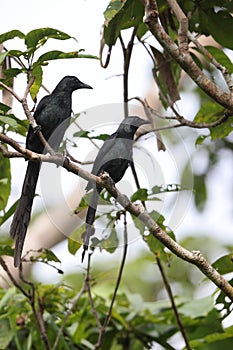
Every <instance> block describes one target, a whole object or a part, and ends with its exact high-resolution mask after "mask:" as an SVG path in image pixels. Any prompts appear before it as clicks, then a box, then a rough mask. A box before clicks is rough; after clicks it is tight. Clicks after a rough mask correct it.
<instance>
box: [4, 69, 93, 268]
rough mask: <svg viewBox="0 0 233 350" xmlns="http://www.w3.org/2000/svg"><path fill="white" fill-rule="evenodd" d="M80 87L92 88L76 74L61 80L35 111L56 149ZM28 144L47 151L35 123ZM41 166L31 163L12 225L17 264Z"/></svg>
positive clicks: (29, 163)
mask: <svg viewBox="0 0 233 350" xmlns="http://www.w3.org/2000/svg"><path fill="white" fill-rule="evenodd" d="M78 89H91V86H89V85H87V84H84V83H82V82H81V81H80V80H79V79H78V78H77V77H75V76H66V77H64V78H63V79H62V80H61V81H60V82H59V83H58V85H57V86H56V88H55V89H54V90H53V92H52V93H51V94H50V95H48V96H45V97H43V98H42V100H41V101H40V102H39V104H38V106H37V108H36V110H35V113H34V119H35V120H36V122H37V124H38V125H39V126H40V127H41V131H42V134H43V136H44V137H45V139H46V140H47V141H48V142H49V145H50V146H51V147H52V148H53V150H54V151H57V150H58V148H59V145H60V143H61V141H62V138H63V136H64V133H65V131H66V129H67V127H68V125H69V123H70V115H71V102H72V101H71V96H72V92H73V91H75V90H78ZM26 147H27V148H28V149H30V150H31V151H34V152H36V153H43V151H44V145H43V144H42V142H41V141H40V139H39V137H38V135H37V134H36V133H35V132H34V130H33V128H32V127H31V125H30V126H29V129H28V134H27V139H26ZM40 166H41V164H40V163H39V162H33V161H29V162H28V166H27V171H26V175H25V178H24V183H23V188H22V193H21V196H20V199H19V202H18V206H17V208H16V211H15V214H14V217H13V220H12V223H11V227H10V235H11V237H12V238H13V239H14V238H15V237H16V243H15V252H14V265H15V267H17V266H19V265H20V262H21V254H22V250H23V245H24V240H25V236H26V232H27V227H28V225H29V221H30V217H31V209H32V203H33V198H34V195H35V190H36V184H37V180H38V176H39V172H40Z"/></svg>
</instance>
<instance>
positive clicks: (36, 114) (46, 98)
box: [33, 95, 51, 122]
mask: <svg viewBox="0 0 233 350" xmlns="http://www.w3.org/2000/svg"><path fill="white" fill-rule="evenodd" d="M50 98H51V95H47V96H44V97H43V98H42V99H41V100H40V102H39V103H38V105H37V107H36V110H35V112H34V115H33V117H34V119H35V120H36V121H37V122H39V121H38V117H39V116H40V115H41V113H42V111H43V109H44V108H45V107H46V105H47V103H48V102H49V100H50Z"/></svg>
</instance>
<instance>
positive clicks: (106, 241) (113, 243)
mask: <svg viewBox="0 0 233 350" xmlns="http://www.w3.org/2000/svg"><path fill="white" fill-rule="evenodd" d="M118 245H119V240H118V237H117V232H116V229H115V228H114V227H112V228H111V233H110V235H109V236H108V237H107V238H103V239H98V238H96V237H93V238H92V240H91V246H92V247H100V248H103V249H105V250H106V251H107V252H109V253H111V254H112V253H114V252H115V250H116V249H117V247H118Z"/></svg>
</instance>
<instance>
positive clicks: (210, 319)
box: [0, 0, 233, 350]
mask: <svg viewBox="0 0 233 350" xmlns="http://www.w3.org/2000/svg"><path fill="white" fill-rule="evenodd" d="M232 10H233V5H232V2H231V1H226V0H221V1H215V0H211V1H198V0H195V1H183V0H180V1H178V2H176V1H172V0H167V1H166V0H159V1H157V2H156V1H153V0H148V1H140V0H123V1H120V0H111V1H110V2H109V5H108V7H107V9H106V11H105V12H104V16H105V23H104V29H103V37H102V40H101V57H100V61H101V64H102V67H104V68H107V66H108V63H109V61H110V60H111V56H112V55H114V46H115V45H116V44H118V43H119V44H120V46H121V49H122V53H123V58H124V70H123V81H124V91H123V93H122V95H123V102H124V103H125V114H127V113H128V108H127V104H128V102H129V101H130V99H131V98H133V97H132V96H129V92H128V80H129V67H131V66H132V64H131V57H132V56H133V54H134V51H133V48H134V45H135V44H137V45H138V44H140V45H142V47H143V48H144V49H145V53H146V54H148V55H149V57H150V58H151V60H152V63H153V69H152V76H153V78H154V80H155V82H156V84H157V86H158V90H159V97H160V101H161V112H160V113H159V112H158V111H155V110H153V108H152V107H151V106H150V105H149V104H148V102H147V100H146V99H144V98H143V97H139V98H137V100H138V101H139V102H140V103H141V104H142V106H143V107H144V109H145V113H146V115H147V117H148V118H150V120H152V121H153V120H155V119H156V127H155V128H154V129H155V132H156V133H158V132H161V131H163V130H167V129H171V130H174V129H176V128H185V129H187V132H189V131H190V130H192V129H195V130H201V131H199V133H198V136H197V139H196V146H197V147H201V148H202V149H204V150H205V151H206V152H207V154H208V162H207V165H206V168H205V169H204V171H203V172H202V173H198V172H197V173H195V171H194V172H193V173H192V176H193V180H194V181H193V184H194V199H195V205H196V207H197V209H198V210H199V211H202V210H204V208H205V204H206V200H207V198H208V189H207V181H208V180H207V178H208V173H209V172H210V171H211V169H212V168H213V166H214V165H215V164H216V163H217V162H218V160H219V158H220V153H221V150H222V149H225V150H226V149H227V150H229V149H231V150H232V142H231V141H230V138H229V137H228V136H229V134H230V133H231V132H232V121H233V101H232V90H233V82H232V79H231V74H232V73H233V64H232V62H231V60H230V58H229V56H228V54H227V50H226V49H228V50H232V49H233V47H232V39H231V37H230V35H228V33H232V29H233V20H232ZM219 23H221V26H219ZM125 30H127V32H129V33H130V39H129V40H128V42H126V41H124V40H123V35H122V34H123V33H124V31H125ZM202 35H204V36H211V37H212V38H214V40H215V41H216V45H215V46H210V45H208V46H203V45H202V44H201V41H200V40H199V36H202ZM148 36H152V37H153V39H154V41H155V43H156V44H155V45H152V44H151V43H149V42H148ZM15 38H19V39H20V40H22V41H23V43H24V46H25V50H23V51H22V50H18V49H17V48H15V49H14V50H9V51H8V50H7V49H6V48H5V45H6V46H7V42H8V41H9V40H12V39H15ZM50 39H56V40H58V41H59V40H69V39H72V40H74V38H72V37H71V36H70V35H68V34H66V33H64V32H62V31H60V30H57V29H53V28H39V29H34V30H32V31H30V32H29V33H27V34H24V33H22V32H21V31H19V30H11V31H9V32H7V33H3V34H1V35H0V44H3V45H4V49H3V51H2V53H0V64H1V67H2V76H1V79H0V87H1V88H2V91H4V92H8V93H10V94H12V95H13V97H14V98H15V99H17V100H18V101H19V102H20V103H21V104H22V105H23V108H24V112H25V116H26V119H25V120H21V119H20V118H18V117H17V116H16V115H14V114H13V112H12V111H11V106H8V105H6V104H5V103H0V129H1V144H0V146H1V148H0V151H1V153H0V169H1V172H0V214H1V216H0V223H1V225H2V224H4V223H5V222H7V220H8V219H9V218H10V217H11V216H12V214H13V213H14V210H15V208H16V205H17V202H16V203H14V204H13V205H12V206H11V207H10V208H9V207H8V206H7V203H8V199H9V196H10V195H11V167H10V160H9V158H13V157H16V156H17V157H20V156H22V155H23V156H25V157H26V158H30V153H25V152H24V153H23V152H22V150H21V148H20V147H19V146H17V145H15V144H17V143H16V141H15V143H14V140H13V142H11V139H10V138H9V137H8V136H9V133H10V132H11V135H12V134H13V135H15V140H16V139H17V138H16V136H17V135H19V134H20V135H22V136H25V135H26V132H27V128H28V125H29V122H32V120H33V117H32V115H31V113H30V111H29V109H28V106H27V100H28V98H29V95H30V97H31V99H32V101H34V102H35V103H36V100H37V94H38V92H39V90H40V89H41V87H42V82H43V68H44V66H46V65H48V63H50V61H53V60H58V59H78V58H85V59H89V58H94V59H96V58H97V57H95V56H93V55H89V54H86V53H84V52H83V50H82V49H79V50H77V51H74V52H73V51H72V52H62V51H60V50H53V51H47V52H44V51H43V53H41V48H42V46H43V47H44V46H46V45H47V42H48V41H49V40H50ZM58 46H59V42H58ZM105 46H107V50H108V55H107V59H106V62H104V58H103V52H104V48H105ZM9 59H10V60H11V61H12V60H14V62H15V63H16V64H15V65H14V66H8V67H7V66H6V61H7V60H9ZM51 64H52V62H51ZM132 69H133V67H132ZM184 74H186V77H187V76H188V77H189V78H191V79H192V81H193V82H194V83H195V93H196V94H197V95H198V98H199V100H200V109H199V111H198V112H197V113H196V115H195V116H194V118H193V120H190V119H188V118H186V116H185V115H181V114H180V113H179V112H178V110H177V108H176V104H175V103H176V102H177V101H178V100H179V99H180V98H181V97H180V96H181V92H182V88H183V86H184V85H183V84H184V83H183V79H184ZM21 75H25V76H26V78H27V85H26V87H25V94H24V96H23V97H21V96H18V95H17V94H16V93H15V92H14V88H13V86H14V85H13V81H14V79H15V78H16V77H18V76H21ZM215 76H217V77H218V79H215ZM157 119H158V121H159V122H158V123H157ZM203 130H205V132H204V133H203ZM206 130H207V133H206ZM157 135H158V134H157ZM73 136H74V137H79V138H80V137H82V138H85V139H87V140H91V141H92V140H93V139H97V140H100V141H101V140H102V141H103V140H105V139H106V137H107V136H108V135H107V134H100V135H95V136H92V135H91V133H89V132H88V131H86V130H84V131H83V130H80V131H79V132H78V133H77V131H76V132H75V134H74V135H73ZM10 145H11V146H13V148H15V150H16V151H18V153H17V154H16V152H15V151H14V152H12V151H11V148H10ZM63 146H64V145H63ZM17 147H18V148H17ZM64 147H65V146H64ZM160 149H162V145H160ZM20 150H21V151H20ZM20 152H21V154H20ZM42 160H43V158H42ZM12 161H13V160H12ZM54 162H55V163H56V161H54ZM57 164H58V163H57ZM70 167H71V168H69V165H67V168H66V169H67V170H70V169H71V170H72V171H73V170H74V167H72V164H71V165H70ZM76 174H77V173H76ZM79 175H80V176H82V173H81V171H79ZM83 176H84V177H85V176H88V175H85V174H84V175H83ZM187 176H190V164H189V163H188V164H186V166H185V167H184V172H183V174H182V178H183V180H184V179H185V177H187ZM106 188H107V190H108V191H106V192H104V193H103V194H101V199H100V204H102V205H104V206H106V208H108V209H109V207H110V209H109V210H106V211H105V212H104V214H101V215H99V217H97V219H99V220H101V222H104V230H103V231H105V230H108V232H110V233H108V234H106V235H102V237H93V238H92V253H93V254H95V251H96V250H98V248H100V250H102V249H104V250H106V251H107V252H108V253H110V254H113V253H114V252H115V251H116V248H117V247H118V246H119V245H120V242H122V238H121V240H120V239H119V232H118V227H117V224H118V222H119V220H123V231H124V232H123V236H124V238H123V241H124V249H123V254H122V259H121V261H120V268H119V272H118V273H117V275H116V276H115V279H114V282H113V283H108V282H107V280H108V277H107V278H106V277H105V274H104V273H102V275H101V272H100V270H98V269H96V268H94V266H92V264H91V262H92V253H90V254H89V257H88V267H87V270H86V273H85V276H84V277H83V276H82V275H77V274H76V275H75V277H74V276H73V277H72V276H70V278H71V283H69V286H67V283H66V281H68V279H69V276H68V277H66V278H67V279H66V278H65V279H64V282H61V283H60V284H58V285H56V286H54V285H43V284H40V283H38V282H35V281H32V280H29V277H26V276H25V274H24V271H23V268H22V269H21V270H20V280H19V281H17V280H16V279H15V278H14V277H13V275H12V273H11V271H10V269H9V267H8V266H7V264H6V262H5V260H4V256H12V255H13V249H12V248H11V243H10V242H9V239H8V238H6V239H5V242H2V245H1V249H0V255H1V257H0V264H1V266H2V268H3V269H4V270H5V271H6V272H7V274H8V276H9V279H10V280H11V286H9V288H8V289H7V290H4V289H1V290H0V294H1V301H0V348H10V349H41V348H46V349H54V350H55V349H99V348H101V349H106V348H109V349H116V350H117V349H145V348H146V349H151V348H152V346H153V345H154V344H159V345H161V346H162V347H163V348H165V349H176V345H175V343H174V342H173V340H172V339H173V338H172V337H173V336H175V335H177V334H180V335H181V338H182V339H183V342H182V344H183V345H182V346H183V349H200V350H202V349H203V350H204V349H205V350H206V349H207V350H208V349H210V350H215V349H219V348H220V347H224V348H226V349H228V348H230V347H231V344H232V341H233V327H232V326H229V325H227V326H225V324H224V322H223V321H224V319H225V318H227V316H229V315H230V313H231V312H232V303H231V302H230V299H229V298H230V297H231V296H232V287H231V286H232V284H233V283H232V279H231V277H229V275H228V274H229V273H231V272H232V247H229V246H226V245H225V246H224V245H223V248H224V251H225V254H224V255H223V256H221V257H219V258H218V259H217V260H216V261H215V262H214V263H213V265H212V267H211V265H209V264H208V262H207V261H206V260H204V258H203V257H202V256H201V255H200V254H196V252H195V251H189V250H188V249H189V248H190V247H192V248H190V250H192V249H193V247H197V249H198V250H201V251H202V250H203V249H204V248H205V247H206V245H205V242H202V240H201V239H197V240H195V241H194V239H193V238H190V239H189V240H188V239H187V240H186V241H185V240H184V241H183V242H179V244H178V243H176V238H175V233H174V232H173V231H172V230H171V229H170V228H169V227H167V226H166V218H165V217H164V216H163V215H162V214H161V213H158V212H157V211H155V210H154V209H153V210H150V211H149V216H148V217H149V218H151V220H152V222H153V223H155V225H157V226H154V227H156V229H154V228H151V227H149V226H148V222H149V221H146V219H145V218H144V217H143V215H141V217H140V215H138V217H137V216H136V215H131V219H132V221H133V225H134V227H135V228H136V229H137V230H138V232H139V233H140V235H141V241H142V242H143V244H144V245H146V247H147V250H148V251H149V253H147V254H146V256H140V257H139V258H138V259H136V260H135V261H134V263H133V264H134V265H135V266H134V269H133V267H132V266H131V265H130V263H129V264H125V259H126V255H127V249H128V248H127V247H128V241H127V240H128V232H127V221H128V220H129V214H128V213H127V214H126V211H130V212H131V214H132V213H133V214H134V213H135V212H136V210H137V207H140V206H141V204H139V203H146V205H148V203H150V204H151V203H153V201H159V200H161V198H160V195H161V194H163V193H167V194H169V193H173V192H179V191H182V190H186V187H185V181H182V179H181V183H180V184H177V183H175V184H166V185H158V184H155V185H154V186H153V187H152V188H151V189H149V188H138V189H137V191H136V192H135V193H133V194H132V195H131V197H130V201H131V203H132V205H131V207H130V208H131V209H129V208H128V206H126V210H122V208H119V206H113V205H112V203H113V202H112V198H113V194H112V192H114V191H111V188H110V189H109V187H108V186H107V185H106ZM88 196H89V195H88V194H87V195H86V196H85V197H84V198H83V200H82V201H81V202H80V204H79V207H78V208H76V209H75V212H79V211H81V210H84V209H85V208H86V207H87V206H88V202H89V198H88ZM148 220H149V219H148ZM152 226H153V225H152ZM158 227H159V228H158ZM200 227H201V223H200ZM157 228H158V229H157ZM84 230H85V225H81V226H80V227H78V229H77V230H76V231H75V232H73V234H72V235H71V237H70V238H69V240H68V249H69V252H70V253H71V254H75V253H76V252H77V250H78V249H80V247H81V243H80V242H82V234H83V232H84ZM153 230H154V231H153ZM156 230H157V231H158V233H159V234H160V233H161V239H156V237H157V236H156V232H157V231H156ZM158 237H160V236H158ZM158 237H157V238H158ZM166 237H168V240H167V238H166ZM191 241H192V242H191ZM204 241H206V239H205V238H204ZM166 242H172V246H168V245H166V244H165V243H166ZM191 243H192V244H191ZM211 245H215V249H216V250H217V248H218V247H217V244H216V242H214V240H210V241H209V242H208V246H211ZM165 246H166V247H167V248H169V249H170V248H171V249H170V251H169V252H168V250H167V249H165ZM172 247H175V248H174V250H173V248H172ZM176 247H177V250H176ZM180 247H184V248H185V249H184V250H182V251H180ZM171 251H172V252H173V253H175V255H177V257H176V256H174V255H173V254H171ZM195 254H196V255H197V260H198V259H199V261H198V263H196V260H194V259H193V256H194V255H195ZM204 254H205V255H207V258H210V251H209V250H208V249H207V251H206V252H204ZM190 256H191V257H190ZM180 258H182V259H180ZM24 260H25V262H36V261H39V262H40V263H43V264H46V265H47V266H48V268H49V266H53V267H55V269H57V267H56V266H57V265H56V264H57V263H59V259H58V258H57V257H56V256H55V255H54V253H53V252H52V251H50V250H48V249H43V250H41V251H40V254H39V256H37V257H35V258H32V257H31V258H30V259H29V258H28V257H27V256H25V258H24ZM183 260H186V261H188V262H191V263H192V264H194V265H197V266H198V268H199V269H200V271H202V272H203V273H204V274H205V275H206V276H207V278H208V279H210V280H212V282H214V283H215V284H216V286H218V288H217V289H216V290H215V291H214V292H213V293H212V294H211V295H209V296H206V297H199V298H195V288H196V284H197V283H198V281H199V279H200V275H198V277H197V276H196V275H195V272H194V271H196V270H195V268H194V267H193V266H192V265H191V264H187V263H185V262H184V261H183ZM154 262H156V263H157V266H158V271H159V273H160V276H161V278H160V280H159V279H157V280H158V281H157V282H158V285H157V286H155V280H156V278H155V280H154V279H152V280H150V282H146V281H145V286H144V285H143V287H142V283H141V284H140V283H138V282H137V279H139V276H138V271H140V268H141V267H142V266H146V267H148V266H150V267H151V266H153V263H154ZM201 264H202V265H205V264H207V265H206V266H207V267H206V268H203V269H202V268H200V265H201ZM153 269H154V270H155V268H154V267H153ZM214 269H215V270H214ZM154 270H153V271H154ZM135 271H136V275H135ZM205 271H206V272H205ZM209 271H211V272H213V274H211V273H209ZM215 271H216V275H215ZM57 272H58V273H60V274H62V271H61V270H60V269H57ZM153 273H154V272H153ZM152 275H153V274H152ZM219 275H222V276H223V277H224V281H225V282H226V285H227V287H226V289H224V287H222V288H221V283H220V282H219V280H218V276H219ZM124 276H126V277H124ZM132 276H134V278H133V279H132ZM222 276H220V277H222ZM77 278H78V279H79V281H80V282H79V283H77ZM221 281H223V279H222V280H221ZM227 281H228V283H227ZM120 282H121V285H122V287H121V288H120V291H119V285H120ZM101 284H103V285H105V286H106V290H107V291H109V293H108V294H107V295H105V294H104V290H102V292H103V293H102V294H101V293H99V289H98V287H100V288H101ZM175 285H178V286H179V288H178V291H179V289H180V290H182V293H181V292H180V293H179V292H178V293H177V295H176V296H175V295H173V292H172V287H173V286H175ZM140 288H141V289H142V290H140ZM147 288H148V289H149V290H150V291H151V290H152V293H153V295H154V296H155V297H156V299H157V300H156V301H154V300H153V301H152V300H151V297H149V296H148V295H147V294H146V289H147ZM110 290H111V291H110ZM129 290H131V292H129ZM226 290H228V293H227V292H226ZM164 291H166V293H168V296H169V297H168V298H167V299H164V300H159V297H160V295H161V293H164ZM226 295H228V297H229V298H227V297H226ZM148 300H149V301H148ZM232 300H233V298H231V301H232Z"/></svg>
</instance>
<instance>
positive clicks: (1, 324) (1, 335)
mask: <svg viewBox="0 0 233 350" xmlns="http://www.w3.org/2000/svg"><path fill="white" fill-rule="evenodd" d="M13 335H14V332H13V330H12V329H11V327H10V322H9V320H8V319H3V320H0V349H7V348H8V345H9V343H10V341H11V339H12V338H13Z"/></svg>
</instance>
